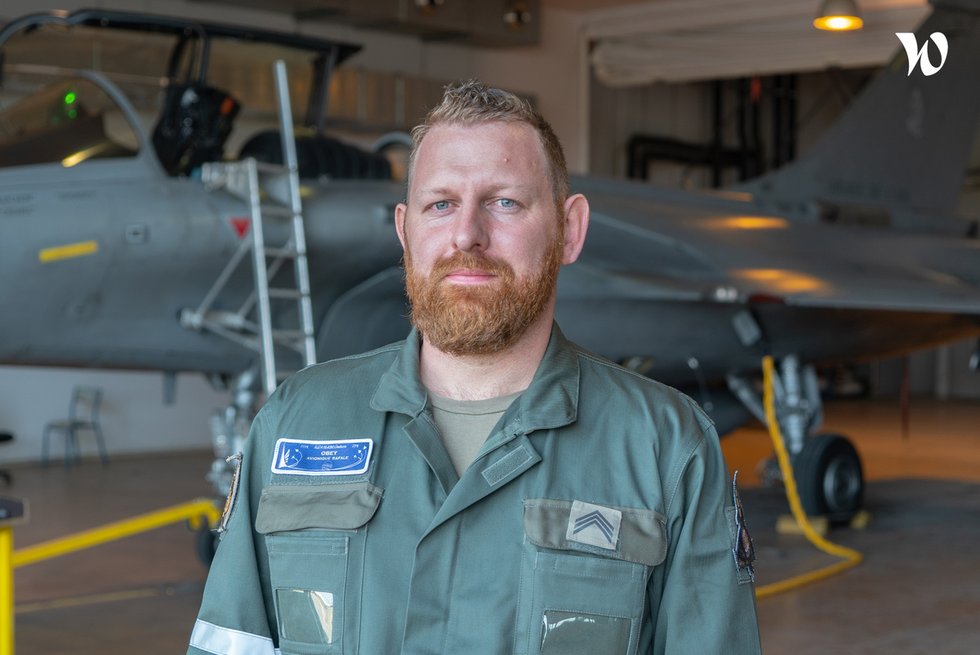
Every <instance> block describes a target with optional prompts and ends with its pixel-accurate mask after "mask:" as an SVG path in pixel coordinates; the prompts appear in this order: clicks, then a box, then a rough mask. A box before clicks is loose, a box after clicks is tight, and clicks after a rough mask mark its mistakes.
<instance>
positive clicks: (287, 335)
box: [272, 330, 313, 342]
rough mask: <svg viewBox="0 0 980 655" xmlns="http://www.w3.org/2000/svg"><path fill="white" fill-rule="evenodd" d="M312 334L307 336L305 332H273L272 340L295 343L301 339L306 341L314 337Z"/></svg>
mask: <svg viewBox="0 0 980 655" xmlns="http://www.w3.org/2000/svg"><path fill="white" fill-rule="evenodd" d="M312 336H313V335H312V334H307V333H306V332H305V331H304V330H273V331H272V338H273V339H275V340H276V341H279V342H293V341H299V340H300V339H305V338H306V337H312Z"/></svg>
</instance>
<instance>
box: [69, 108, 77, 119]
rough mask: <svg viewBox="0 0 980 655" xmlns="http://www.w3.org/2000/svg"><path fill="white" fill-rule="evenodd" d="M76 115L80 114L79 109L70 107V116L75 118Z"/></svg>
mask: <svg viewBox="0 0 980 655" xmlns="http://www.w3.org/2000/svg"><path fill="white" fill-rule="evenodd" d="M76 116H78V110H77V109H69V110H68V118H75V117H76Z"/></svg>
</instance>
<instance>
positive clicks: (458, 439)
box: [429, 391, 523, 475]
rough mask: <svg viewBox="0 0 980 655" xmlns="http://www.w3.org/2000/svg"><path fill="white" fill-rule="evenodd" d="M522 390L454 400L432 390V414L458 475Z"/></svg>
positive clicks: (474, 455) (430, 395)
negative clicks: (493, 395)
mask: <svg viewBox="0 0 980 655" xmlns="http://www.w3.org/2000/svg"><path fill="white" fill-rule="evenodd" d="M521 393H523V392H522V391H518V392H517V393H512V394H507V395H506V396H497V397H496V398H487V399H486V400H454V399H452V398H445V397H443V396H437V395H436V394H434V393H432V392H431V391H430V392H429V403H430V404H431V406H432V418H433V420H434V421H435V423H436V427H438V428H439V434H440V435H442V442H443V444H444V445H445V446H446V451H447V452H448V453H449V459H451V460H452V462H453V466H454V467H455V468H456V473H457V474H458V475H463V471H465V470H466V469H467V467H468V466H469V465H470V464H471V463H472V462H473V460H474V459H476V454H477V453H478V452H479V451H480V447H481V446H482V445H483V442H485V441H486V440H487V437H489V436H490V431H491V430H492V429H493V426H495V425H496V424H497V421H499V420H500V417H501V416H502V415H503V413H504V412H505V411H507V408H508V407H510V405H511V403H513V402H514V400H516V399H517V397H518V396H520V395H521Z"/></svg>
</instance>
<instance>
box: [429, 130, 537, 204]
mask: <svg viewBox="0 0 980 655" xmlns="http://www.w3.org/2000/svg"><path fill="white" fill-rule="evenodd" d="M547 170H548V162H547V157H546V155H545V152H544V147H543V145H542V144H541V140H540V138H539V137H538V134H537V132H536V131H535V130H534V128H533V127H531V126H530V125H528V124H526V123H522V122H514V121H506V122H505V121H492V122H485V123H477V124H473V125H460V124H438V125H434V126H433V127H432V128H431V129H430V130H429V132H428V133H427V134H426V135H425V137H424V138H423V139H422V142H421V143H420V144H419V147H418V150H417V152H416V159H415V170H414V171H413V173H414V175H413V177H414V179H413V180H412V187H414V189H413V190H416V191H421V190H432V189H439V188H441V187H443V186H445V185H448V184H451V183H452V182H453V181H454V178H456V177H457V176H459V175H465V176H468V177H470V176H472V177H479V176H480V175H481V174H483V175H487V176H491V177H492V178H493V179H492V183H493V184H497V185H501V186H504V185H506V186H508V187H522V188H525V189H528V190H530V189H537V188H538V186H539V179H540V178H538V177H537V176H538V174H540V175H546V174H547ZM529 173H531V174H533V175H535V177H534V178H532V179H528V177H527V176H528V174H529Z"/></svg>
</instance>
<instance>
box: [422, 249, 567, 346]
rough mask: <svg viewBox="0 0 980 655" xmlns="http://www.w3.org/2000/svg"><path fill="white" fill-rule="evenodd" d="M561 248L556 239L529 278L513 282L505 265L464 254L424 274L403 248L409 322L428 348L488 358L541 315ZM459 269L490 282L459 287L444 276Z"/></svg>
mask: <svg viewBox="0 0 980 655" xmlns="http://www.w3.org/2000/svg"><path fill="white" fill-rule="evenodd" d="M561 255H562V244H561V240H560V239H556V240H555V242H554V243H553V244H552V247H551V248H549V249H548V252H547V253H545V260H544V261H543V262H542V263H541V267H540V268H538V270H537V271H535V272H534V273H533V274H532V275H531V276H529V277H527V278H524V279H516V277H515V275H514V269H512V268H511V267H510V265H509V264H507V263H506V262H502V261H500V260H497V259H491V258H489V257H485V256H483V255H477V254H474V253H469V252H457V253H456V254H454V255H452V256H451V257H448V258H446V259H442V260H440V261H438V262H436V264H435V266H434V267H433V269H432V271H431V272H430V273H429V275H428V276H426V275H423V274H422V273H420V272H419V271H416V270H415V269H414V267H413V266H412V256H411V253H410V252H409V251H408V250H407V249H406V250H405V288H406V291H407V292H408V299H409V301H410V302H411V305H412V311H411V320H412V324H413V325H414V326H415V327H416V328H418V330H419V332H421V333H422V336H423V338H424V339H425V340H426V341H428V342H429V344H430V345H432V346H435V347H436V348H438V349H439V350H441V351H443V352H445V353H449V354H451V355H457V356H460V355H491V354H493V353H498V352H500V351H502V350H505V349H506V348H508V347H510V346H512V345H513V344H514V343H515V342H517V340H518V339H520V338H521V336H523V334H524V333H525V332H526V331H527V329H528V327H530V325H531V323H533V322H534V321H535V319H537V318H538V317H539V316H540V315H541V312H542V311H544V308H545V306H546V305H547V304H548V301H549V300H550V299H551V296H552V294H553V293H554V290H555V284H556V283H557V280H558V269H559V268H560V267H561ZM460 269H470V270H479V271H483V272H486V273H489V274H491V275H494V276H495V279H494V280H493V281H491V282H488V283H485V284H479V285H460V284H453V283H451V282H447V281H446V280H445V278H446V276H447V275H449V274H451V273H452V272H453V271H457V270H460Z"/></svg>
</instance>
